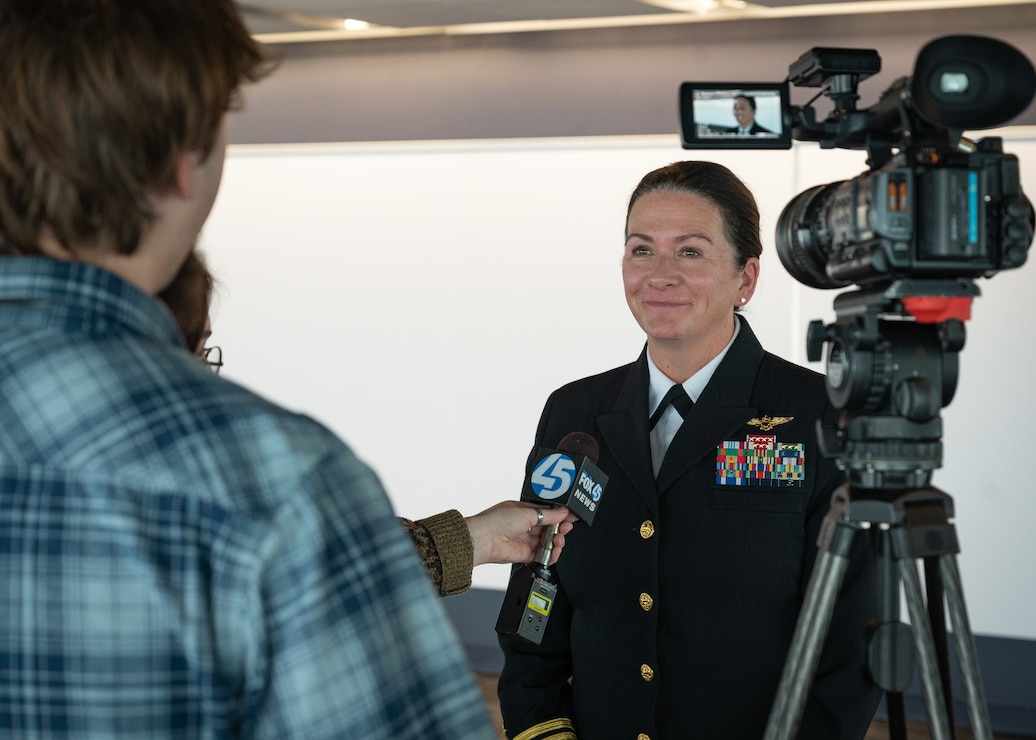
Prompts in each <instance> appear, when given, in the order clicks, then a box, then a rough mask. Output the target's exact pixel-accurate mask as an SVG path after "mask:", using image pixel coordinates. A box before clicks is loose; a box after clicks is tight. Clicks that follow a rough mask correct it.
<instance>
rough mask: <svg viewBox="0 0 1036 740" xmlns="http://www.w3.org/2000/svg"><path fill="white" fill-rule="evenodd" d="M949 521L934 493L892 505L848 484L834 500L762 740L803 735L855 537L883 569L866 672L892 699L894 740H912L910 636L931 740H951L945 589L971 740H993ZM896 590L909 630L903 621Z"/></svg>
mask: <svg viewBox="0 0 1036 740" xmlns="http://www.w3.org/2000/svg"><path fill="white" fill-rule="evenodd" d="M952 513H953V512H952V500H951V499H950V497H949V496H948V495H946V494H945V493H943V492H942V491H939V490H938V489H935V488H931V487H926V488H921V489H916V490H910V491H907V492H905V493H903V494H902V495H899V496H896V497H894V498H892V499H891V500H882V499H867V498H861V499H859V500H852V498H851V496H850V486H849V484H846V485H843V486H842V487H841V488H839V489H837V490H836V491H835V493H834V494H833V496H832V501H831V509H830V510H829V512H828V514H827V517H826V518H825V521H824V524H823V526H822V528H821V532H820V538H819V541H818V542H819V546H820V553H819V555H818V556H817V560H816V564H815V566H814V568H813V573H812V575H811V577H810V582H809V586H808V588H807V592H806V598H805V602H804V606H803V610H802V613H801V614H800V617H799V622H798V624H797V625H796V629H795V634H794V637H793V638H792V644H791V648H790V650H789V653H788V660H787V662H786V663H785V666H784V672H783V674H782V675H781V682H780V685H779V687H778V690H777V698H776V701H775V703H774V705H773V708H772V710H771V713H770V722H769V724H768V726H767V732H766V735H765V740H777V739H778V738H791V737H794V733H795V731H796V730H797V729H798V722H799V720H800V719H801V716H802V710H803V708H804V706H805V701H806V695H807V693H808V690H809V684H810V681H811V679H812V677H813V674H814V673H815V671H816V667H817V662H818V661H819V658H820V648H821V647H822V644H823V641H824V638H825V636H826V634H827V628H828V626H829V624H830V621H831V614H832V612H833V610H834V605H835V600H836V597H837V594H838V589H839V587H840V585H841V583H842V580H843V578H844V576H845V572H846V568H847V566H848V556H849V548H850V546H851V544H852V540H853V538H854V537H855V536H856V535H857V534H860V533H866V532H868V531H869V532H870V533H871V534H872V535H874V536H875V538H876V540H877V542H876V543H872V544H874V545H875V546H876V556H877V566H878V627H877V629H876V630H875V632H874V633H873V634H872V635H871V642H870V645H869V646H868V658H867V663H868V669H869V671H870V675H871V678H872V680H873V681H874V682H875V684H876V685H877V686H878V687H879V688H881V689H883V690H884V691H886V695H887V697H888V698H889V720H890V735H891V737H893V738H895V737H897V735H894V734H891V733H892V732H894V731H898V732H900V733H902V734H901V735H900V737H902V738H905V737H906V734H905V728H904V727H903V721H904V717H903V713H902V703H901V696H900V695H901V692H902V691H903V690H904V689H905V688H906V687H907V685H908V683H909V681H910V678H911V675H912V673H913V662H912V660H911V658H912V656H911V653H910V647H911V646H910V644H909V641H910V634H911V632H912V634H913V647H914V651H915V653H916V658H917V663H918V667H919V670H920V677H921V684H922V688H923V691H924V698H925V705H926V707H927V710H928V717H929V722H930V727H931V736H932V738H933V740H950V739H952V737H953V734H952V729H951V716H950V714H949V706H950V705H949V703H948V697H949V674H948V661H947V658H946V651H945V639H946V635H945V627H944V612H943V611H942V603H941V600H942V595H943V593H942V592H943V587H944V588H945V596H946V603H947V604H948V606H949V614H950V621H951V624H952V626H953V636H954V642H955V646H956V649H957V656H958V659H959V661H960V664H961V671H962V673H963V678H964V689H965V694H966V699H967V705H968V715H969V717H970V719H971V727H972V732H973V734H974V736H975V738H976V739H980V738H990V737H992V733H991V730H990V722H989V713H988V709H987V707H986V701H985V694H984V689H983V686H982V681H981V677H980V675H979V670H978V657H977V653H976V650H975V642H974V637H973V635H972V633H971V628H970V625H969V622H968V616H967V611H966V609H965V606H964V595H963V593H964V592H963V588H962V585H961V579H960V572H959V570H958V568H957V561H956V557H955V556H956V554H957V553H958V552H959V548H958V545H957V535H956V530H955V528H954V526H953V524H952V523H950V522H949V518H950V517H951V516H952ZM917 558H923V559H924V561H925V566H926V575H927V578H926V581H927V585H928V587H929V588H928V597H929V610H928V612H927V613H926V610H925V602H924V597H923V596H922V593H921V582H920V578H919V576H918V572H917V564H916V562H915V561H916V559H917ZM936 567H937V568H938V571H936V570H935V568H936ZM897 579H898V580H897ZM900 582H901V583H902V586H903V593H904V596H905V600H906V604H907V607H908V610H909V614H910V622H911V626H912V630H911V628H910V627H907V626H906V625H904V624H902V623H900V622H899V621H898V620H899V585H900ZM940 584H941V585H940ZM937 638H938V639H937ZM940 671H941V673H942V680H941V681H940ZM894 697H895V700H893V698H894Z"/></svg>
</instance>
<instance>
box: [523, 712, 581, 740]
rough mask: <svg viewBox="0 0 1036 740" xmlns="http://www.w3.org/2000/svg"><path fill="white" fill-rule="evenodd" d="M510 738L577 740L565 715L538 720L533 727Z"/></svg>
mask: <svg viewBox="0 0 1036 740" xmlns="http://www.w3.org/2000/svg"><path fill="white" fill-rule="evenodd" d="M511 740H578V739H577V738H576V732H575V728H574V727H572V720H570V719H568V718H567V717H559V718H558V719H548V720H547V721H546V722H540V723H539V724H538V725H536V726H535V727H530V728H529V729H528V730H526V731H525V732H523V733H522V734H521V735H516V736H515V737H513V738H511Z"/></svg>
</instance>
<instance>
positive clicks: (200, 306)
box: [158, 250, 214, 353]
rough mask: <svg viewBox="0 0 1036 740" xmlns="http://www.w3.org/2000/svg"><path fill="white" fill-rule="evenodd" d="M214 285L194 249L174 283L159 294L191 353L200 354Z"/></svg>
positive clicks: (206, 267)
mask: <svg viewBox="0 0 1036 740" xmlns="http://www.w3.org/2000/svg"><path fill="white" fill-rule="evenodd" d="M213 284H214V280H213V279H212V273H210V272H209V269H208V266H207V265H206V264H205V259H204V258H203V257H202V256H201V254H200V253H199V252H198V251H197V250H192V251H191V253H190V254H189V255H187V259H186V260H184V263H183V266H182V267H181V268H180V271H179V272H178V273H177V274H176V277H175V278H173V282H171V283H170V284H169V287H167V288H166V289H165V290H163V291H162V292H161V293H159V294H158V297H159V298H160V299H161V300H162V301H164V302H165V304H166V306H167V307H168V308H169V312H170V313H172V314H173V318H174V319H176V325H177V326H178V327H180V333H181V334H183V338H184V342H185V343H186V344H187V349H189V350H190V351H191V352H195V353H197V352H200V351H201V350H202V348H203V343H204V342H205V339H206V331H205V329H206V326H207V325H208V320H209V306H210V304H211V303H212V289H213Z"/></svg>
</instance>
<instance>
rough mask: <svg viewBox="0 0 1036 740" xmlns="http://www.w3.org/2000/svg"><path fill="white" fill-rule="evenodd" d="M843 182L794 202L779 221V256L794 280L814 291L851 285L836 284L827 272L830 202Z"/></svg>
mask: <svg viewBox="0 0 1036 740" xmlns="http://www.w3.org/2000/svg"><path fill="white" fill-rule="evenodd" d="M841 184H842V183H841V182H833V183H830V184H829V185H818V186H817V187H815V188H810V189H809V190H806V191H805V192H802V193H799V194H798V195H797V196H795V197H794V198H792V200H791V202H790V203H788V205H787V206H785V207H784V210H783V211H782V212H781V216H780V218H779V219H778V220H777V235H776V237H777V238H776V241H777V256H778V257H780V259H781V264H783V265H784V269H786V270H787V271H788V272H789V273H791V276H792V277H793V278H795V279H796V280H798V281H799V282H800V283H802V284H804V285H808V286H809V287H811V288H820V289H821V290H827V289H830V288H842V287H845V286H846V285H850V283H846V282H842V281H838V280H832V279H831V278H830V277H829V276H828V274H827V270H826V265H827V262H828V258H829V256H830V255H829V254H828V250H829V248H830V245H831V236H830V234H829V233H828V231H827V226H826V224H827V218H826V205H827V201H828V198H829V196H830V194H831V193H833V192H834V191H835V190H836V189H837V188H838V186H839V185H841Z"/></svg>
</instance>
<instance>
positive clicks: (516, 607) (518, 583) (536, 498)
mask: <svg viewBox="0 0 1036 740" xmlns="http://www.w3.org/2000/svg"><path fill="white" fill-rule="evenodd" d="M599 452H600V447H599V446H598V445H597V440H595V439H594V438H593V437H592V436H590V435H589V434H585V433H583V432H571V433H570V434H566V435H565V436H564V438H562V440H561V442H560V443H558V449H556V450H550V449H541V450H540V451H539V455H538V459H537V462H536V464H535V465H534V466H533V469H532V473H530V475H529V479H528V480H527V481H526V483H525V487H524V488H523V490H522V495H521V499H522V501H531V502H533V503H540V504H542V503H549V505H551V506H566V507H568V509H569V511H571V512H572V513H574V514H575V515H576V516H577V517H579V519H581V520H582V521H584V522H586V523H587V525H592V524H593V519H594V515H595V514H596V513H597V505H598V503H599V502H600V500H601V496H602V495H603V493H604V487H605V486H606V485H607V484H608V476H606V475H605V474H604V473H603V472H602V471H601V469H600V468H598V467H597V464H596V463H597V456H598V454H599ZM559 526H560V525H558V524H552V525H550V526H549V527H546V528H545V529H544V530H543V539H542V540H541V543H540V550H539V553H538V555H537V558H536V560H535V561H534V562H532V563H526V564H525V565H522V566H519V567H518V568H517V569H516V570H515V571H514V573H513V574H511V580H510V582H509V583H508V584H507V592H506V593H505V594H504V603H503V604H502V605H501V607H500V614H499V616H498V617H497V621H496V631H497V632H498V633H499V634H501V635H503V636H505V637H509V638H512V639H520V640H525V641H526V642H531V643H533V644H536V645H539V644H540V642H542V640H543V633H544V630H545V629H546V627H547V619H548V618H549V617H550V610H551V607H552V606H553V605H554V596H555V594H556V593H557V590H558V587H557V586H556V585H555V584H554V583H553V581H552V574H551V572H550V567H549V565H548V564H549V563H550V557H551V553H552V552H553V550H554V535H555V534H557V531H558V527H559Z"/></svg>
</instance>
